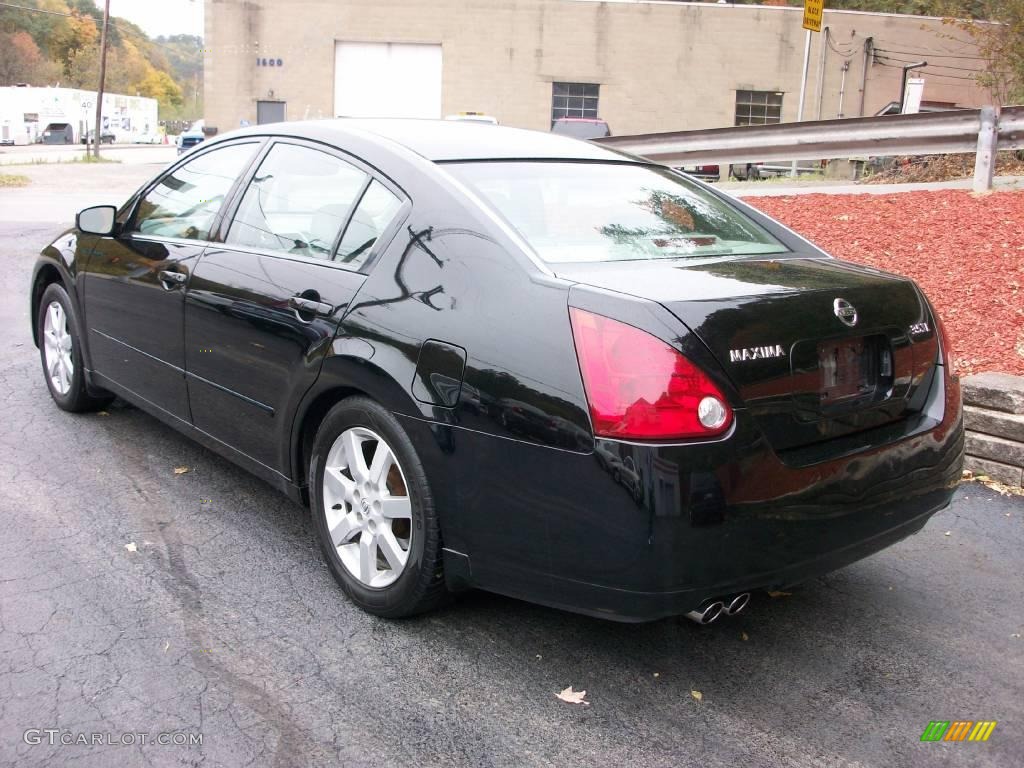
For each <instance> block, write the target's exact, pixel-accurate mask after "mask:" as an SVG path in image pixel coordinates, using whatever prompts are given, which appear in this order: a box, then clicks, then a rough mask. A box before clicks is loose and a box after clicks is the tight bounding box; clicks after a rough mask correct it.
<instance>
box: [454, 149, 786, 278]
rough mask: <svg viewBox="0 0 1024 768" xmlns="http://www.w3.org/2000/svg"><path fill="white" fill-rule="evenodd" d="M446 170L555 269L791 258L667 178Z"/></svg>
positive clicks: (598, 168)
mask: <svg viewBox="0 0 1024 768" xmlns="http://www.w3.org/2000/svg"><path fill="white" fill-rule="evenodd" d="M445 169H446V170H447V171H449V172H450V173H451V174H452V175H454V176H455V177H456V178H458V179H459V180H460V181H462V182H463V183H465V184H467V185H469V187H470V188H471V189H473V190H474V191H475V192H476V193H477V194H478V195H479V196H480V197H482V198H483V199H484V201H485V202H486V203H488V204H490V205H491V206H492V207H493V208H494V209H495V210H496V211H497V212H498V213H499V214H500V215H501V216H503V217H504V218H505V219H506V220H507V221H508V222H509V223H510V224H511V225H512V226H513V227H514V228H515V229H516V230H518V231H519V233H520V234H521V235H522V236H523V238H524V239H525V240H526V241H527V242H528V243H529V244H530V245H531V246H532V247H533V249H534V250H535V251H536V252H537V254H538V255H539V256H540V257H541V258H542V259H543V260H544V261H546V262H548V263H552V264H557V263H565V262H593V261H634V260H640V259H682V258H691V259H692V258H705V257H715V258H720V257H723V256H724V257H728V256H736V257H740V256H748V255H761V254H774V253H785V252H786V251H787V250H788V249H787V248H786V247H785V246H784V245H783V244H782V243H781V242H779V241H778V240H776V239H775V238H774V237H773V236H772V235H771V234H769V233H768V232H767V230H765V229H764V228H763V227H761V226H760V225H759V224H757V223H756V222H755V221H754V220H753V219H751V218H749V217H748V216H746V215H744V214H743V213H741V212H740V211H739V210H737V209H736V208H733V207H732V206H731V205H729V204H728V203H726V202H725V201H724V200H721V199H719V198H718V197H716V196H715V195H713V194H712V193H711V192H709V191H707V190H705V189H703V188H702V187H700V186H699V185H697V184H696V183H694V182H692V181H690V180H688V179H686V178H684V177H681V176H679V175H677V174H675V173H672V172H671V171H669V170H668V169H663V168H657V167H652V166H645V165H633V164H626V163H581V162H575V163H572V162H460V163H449V164H446V165H445Z"/></svg>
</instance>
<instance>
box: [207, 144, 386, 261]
mask: <svg viewBox="0 0 1024 768" xmlns="http://www.w3.org/2000/svg"><path fill="white" fill-rule="evenodd" d="M366 178H367V177H366V174H365V173H363V172H362V171H360V170H359V169H358V168H355V167H353V166H351V165H349V164H348V163H346V162H345V161H343V160H339V159H338V158H337V157H334V156H333V155H329V154H327V153H326V152H320V151H318V150H315V149H310V148H308V147H300V146H296V145H294V144H277V145H275V146H274V147H273V149H271V150H270V152H269V153H268V154H267V156H266V157H265V158H264V159H263V162H262V163H260V167H259V169H258V170H257V171H256V174H255V176H253V179H252V182H251V183H250V184H249V188H248V189H247V190H246V192H245V196H244V197H243V198H242V204H241V205H240V206H239V207H238V213H236V214H235V219H234V221H233V222H232V224H231V230H230V231H229V232H228V239H227V242H228V243H231V244H234V245H242V246H247V247H252V248H261V249H268V250H272V251H283V252H285V253H292V254H298V255H300V256H308V257H312V258H317V259H329V258H330V257H331V254H332V253H333V251H334V244H335V242H337V239H338V235H339V234H340V233H341V229H342V227H343V226H344V225H345V222H346V221H347V220H348V216H349V213H350V212H351V211H352V206H353V204H354V203H355V201H356V199H357V198H358V197H359V193H360V191H362V189H363V186H364V184H365V183H366Z"/></svg>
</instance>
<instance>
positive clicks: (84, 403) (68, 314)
mask: <svg viewBox="0 0 1024 768" xmlns="http://www.w3.org/2000/svg"><path fill="white" fill-rule="evenodd" d="M36 333H37V336H38V339H39V359H40V361H41V362H42V365H43V378H44V380H45V381H46V387H47V389H49V390H50V396H51V397H52V398H53V402H55V403H56V404H57V407H58V408H61V409H63V410H65V411H70V412H71V413H80V412H82V411H94V410H98V409H99V408H102V407H104V406H106V405H108V404H109V403H110V401H111V400H113V399H114V396H113V395H111V394H102V395H94V394H90V392H89V390H88V387H87V386H86V382H85V365H84V363H83V360H82V344H81V339H82V334H81V326H80V325H79V324H78V317H77V315H76V314H75V308H74V305H73V304H72V303H71V298H70V297H69V296H68V293H67V291H66V290H64V286H63V285H61V284H60V283H51V284H50V285H48V286H47V287H46V290H45V291H43V295H42V298H41V299H40V301H39V313H38V315H37V316H36Z"/></svg>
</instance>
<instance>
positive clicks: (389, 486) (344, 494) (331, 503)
mask: <svg viewBox="0 0 1024 768" xmlns="http://www.w3.org/2000/svg"><path fill="white" fill-rule="evenodd" d="M323 501H324V514H325V515H326V518H327V529H328V531H330V536H331V543H332V544H333V545H334V548H335V549H336V551H337V553H338V557H339V558H340V560H341V563H342V565H344V566H345V569H346V570H347V571H348V572H349V573H350V574H351V575H352V576H354V577H355V578H356V579H358V580H359V581H360V582H361V583H363V584H365V585H366V586H368V587H377V588H381V587H387V586H389V585H390V584H393V583H394V582H395V581H396V580H397V579H398V577H399V576H401V575H402V572H403V571H404V570H405V566H406V563H407V562H408V560H409V551H410V545H411V543H412V501H411V499H410V498H409V492H408V485H407V484H406V482H405V475H404V474H403V472H402V468H401V466H400V465H399V463H398V459H397V457H396V456H395V453H394V451H393V450H392V449H391V447H390V446H389V445H388V444H387V443H386V442H384V440H383V438H381V437H380V435H378V434H377V433H375V432H373V431H371V430H369V429H366V428H365V427H352V428H350V429H346V430H345V431H344V432H342V433H341V434H340V435H339V436H338V438H337V439H336V440H335V441H334V444H333V445H332V446H331V450H330V451H328V453H327V459H326V461H325V462H324V479H323Z"/></svg>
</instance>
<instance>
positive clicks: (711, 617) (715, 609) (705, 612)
mask: <svg viewBox="0 0 1024 768" xmlns="http://www.w3.org/2000/svg"><path fill="white" fill-rule="evenodd" d="M749 604H750V593H749V592H740V593H739V594H738V595H734V596H732V597H730V598H726V599H724V600H713V601H711V602H708V603H705V604H704V605H702V606H701V607H700V608H698V609H697V610H695V611H690V612H689V613H687V614H686V618H688V619H689V620H690V621H694V622H696V623H697V624H710V623H711V622H713V621H717V620H718V619H719V618H720V617H722V616H735V615H736V614H737V613H741V612H742V611H743V610H744V609H745V608H746V607H747V605H749Z"/></svg>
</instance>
